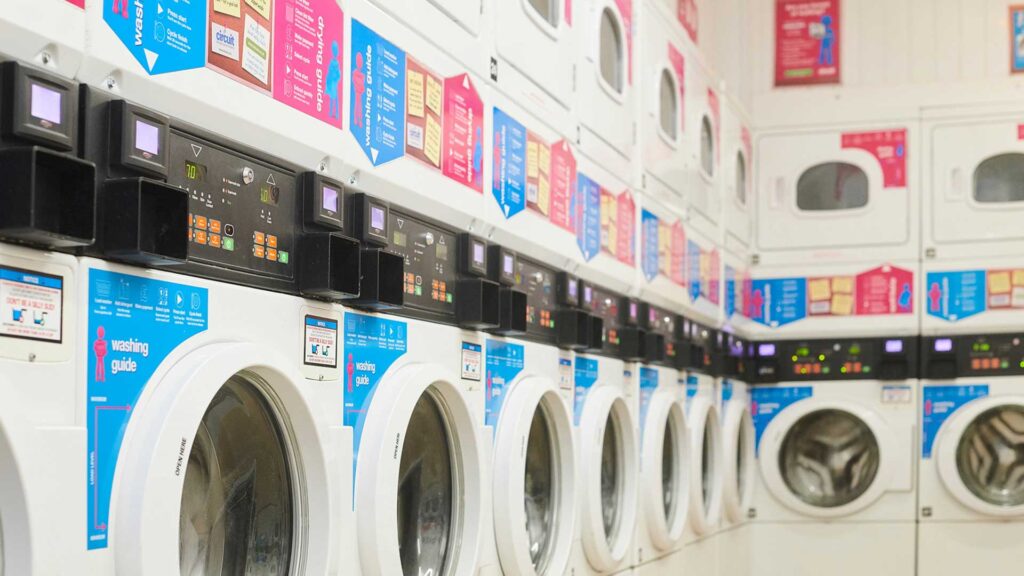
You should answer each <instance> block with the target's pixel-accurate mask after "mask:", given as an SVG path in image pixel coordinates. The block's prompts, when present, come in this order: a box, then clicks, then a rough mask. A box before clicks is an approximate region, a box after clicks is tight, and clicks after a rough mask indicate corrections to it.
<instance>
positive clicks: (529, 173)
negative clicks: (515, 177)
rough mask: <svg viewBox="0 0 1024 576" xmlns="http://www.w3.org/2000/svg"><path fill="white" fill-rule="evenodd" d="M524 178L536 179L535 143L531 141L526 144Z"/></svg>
mask: <svg viewBox="0 0 1024 576" xmlns="http://www.w3.org/2000/svg"><path fill="white" fill-rule="evenodd" d="M526 177H527V178H536V177H537V142H535V141H533V140H530V141H528V142H527V143H526Z"/></svg>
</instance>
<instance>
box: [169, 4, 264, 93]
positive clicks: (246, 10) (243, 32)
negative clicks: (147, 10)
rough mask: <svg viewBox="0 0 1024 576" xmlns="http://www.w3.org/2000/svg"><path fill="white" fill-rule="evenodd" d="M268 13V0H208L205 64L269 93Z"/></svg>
mask: <svg viewBox="0 0 1024 576" xmlns="http://www.w3.org/2000/svg"><path fill="white" fill-rule="evenodd" d="M161 5H162V4H161ZM272 16H273V15H272V14H271V12H270V0H260V1H256V0H243V1H242V2H240V3H239V2H223V1H217V0H215V1H213V2H210V6H209V9H208V12H207V17H208V19H209V34H210V45H209V48H208V50H207V63H206V65H207V66H208V67H209V68H211V69H213V70H217V71H218V72H221V73H223V74H225V75H227V76H229V77H231V78H234V79H235V80H238V81H239V82H241V83H243V84H245V85H247V86H250V87H252V88H255V89H256V90H259V91H261V92H265V93H267V94H270V91H271V84H270V76H271V70H270V66H271V57H272V56H273V53H272V52H271V48H272V46H271V45H272V32H271V31H272V30H273V29H274V22H273V19H272Z"/></svg>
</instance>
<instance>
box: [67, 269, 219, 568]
mask: <svg viewBox="0 0 1024 576" xmlns="http://www.w3.org/2000/svg"><path fill="white" fill-rule="evenodd" d="M208 306H209V296H208V294H207V291H206V289H205V288H197V287H195V286H187V285H185V284H175V283H173V282H163V281H160V280H152V279H149V278H142V277H139V276H131V275H128V274H119V273H116V272H109V271H106V270H96V269H91V270H89V303H88V322H89V328H88V330H89V332H88V334H89V339H88V347H87V349H86V350H83V351H82V352H83V353H84V354H85V356H86V358H88V362H87V364H88V365H87V370H88V372H87V374H86V382H87V386H88V396H87V401H86V407H87V410H86V427H87V429H88V434H89V458H88V462H87V464H86V465H87V467H88V480H87V483H88V496H87V500H88V512H89V517H88V533H87V534H88V549H89V550H96V549H102V548H106V547H107V544H108V542H107V525H108V523H109V522H108V520H109V517H110V491H111V489H112V487H113V484H114V474H115V471H116V469H117V461H118V457H119V454H120V451H121V442H122V441H123V439H124V433H125V429H126V428H127V426H128V420H129V419H131V417H132V414H133V412H132V410H133V408H134V407H135V403H136V402H137V401H138V399H139V396H140V395H141V394H142V391H143V389H144V388H145V386H146V384H147V383H148V382H149V379H150V378H151V377H152V376H153V373H154V372H156V370H157V369H158V368H159V367H160V364H161V363H162V362H163V361H164V359H165V358H166V357H167V356H168V355H169V354H170V353H171V352H172V351H173V350H174V349H175V348H177V347H178V346H179V345H180V344H181V343H182V342H185V341H186V340H188V339H189V338H191V337H192V336H195V335H196V334H199V333H200V332H204V331H205V330H206V329H207V323H208V321H209V310H208Z"/></svg>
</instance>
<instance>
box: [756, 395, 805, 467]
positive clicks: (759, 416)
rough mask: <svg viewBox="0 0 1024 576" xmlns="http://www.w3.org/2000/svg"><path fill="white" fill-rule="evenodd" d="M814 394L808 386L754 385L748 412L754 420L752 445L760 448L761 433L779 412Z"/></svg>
mask: <svg viewBox="0 0 1024 576" xmlns="http://www.w3.org/2000/svg"><path fill="white" fill-rule="evenodd" d="M813 395H814V388H811V387H810V386H768V387H760V386H755V387H754V388H753V389H752V390H751V391H750V414H751V416H752V417H753V420H754V433H755V436H754V445H755V446H756V447H757V450H758V452H760V450H761V435H762V434H764V431H765V430H766V429H767V428H768V425H769V424H771V422H772V420H773V419H774V418H775V417H776V416H778V415H779V413H780V412H782V411H783V410H785V409H786V408H788V407H790V406H792V405H793V404H795V403H796V402H799V401H800V400H803V399H805V398H810V397H812V396H813Z"/></svg>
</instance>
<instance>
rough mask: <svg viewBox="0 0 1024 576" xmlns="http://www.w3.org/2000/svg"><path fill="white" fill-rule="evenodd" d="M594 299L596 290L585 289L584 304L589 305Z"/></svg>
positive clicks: (588, 287)
mask: <svg viewBox="0 0 1024 576" xmlns="http://www.w3.org/2000/svg"><path fill="white" fill-rule="evenodd" d="M593 299H594V289H593V288H591V287H590V286H587V287H586V288H584V289H583V302H584V303H586V304H589V303H590V302H591V301H592V300H593Z"/></svg>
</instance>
